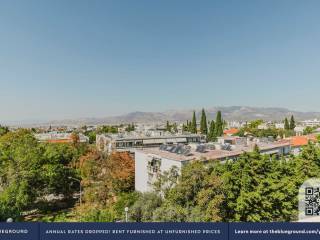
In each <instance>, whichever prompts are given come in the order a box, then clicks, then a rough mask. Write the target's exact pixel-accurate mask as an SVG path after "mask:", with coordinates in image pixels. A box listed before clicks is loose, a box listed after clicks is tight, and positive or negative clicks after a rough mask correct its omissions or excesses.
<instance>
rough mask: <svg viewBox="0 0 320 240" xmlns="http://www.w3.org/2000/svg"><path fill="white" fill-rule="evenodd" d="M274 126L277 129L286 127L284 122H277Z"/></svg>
mask: <svg viewBox="0 0 320 240" xmlns="http://www.w3.org/2000/svg"><path fill="white" fill-rule="evenodd" d="M274 126H275V128H276V129H284V123H275V124H274Z"/></svg>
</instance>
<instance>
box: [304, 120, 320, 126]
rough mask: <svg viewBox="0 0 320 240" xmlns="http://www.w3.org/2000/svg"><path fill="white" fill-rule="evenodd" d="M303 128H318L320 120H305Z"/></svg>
mask: <svg viewBox="0 0 320 240" xmlns="http://www.w3.org/2000/svg"><path fill="white" fill-rule="evenodd" d="M301 123H302V125H303V126H306V127H317V126H320V120H318V119H313V120H305V121H302V122H301Z"/></svg>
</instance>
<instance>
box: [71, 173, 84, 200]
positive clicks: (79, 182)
mask: <svg viewBox="0 0 320 240" xmlns="http://www.w3.org/2000/svg"><path fill="white" fill-rule="evenodd" d="M68 178H69V179H73V180H75V181H77V182H79V186H80V197H79V201H80V206H81V203H82V199H81V195H82V189H81V180H79V179H77V178H73V177H68Z"/></svg>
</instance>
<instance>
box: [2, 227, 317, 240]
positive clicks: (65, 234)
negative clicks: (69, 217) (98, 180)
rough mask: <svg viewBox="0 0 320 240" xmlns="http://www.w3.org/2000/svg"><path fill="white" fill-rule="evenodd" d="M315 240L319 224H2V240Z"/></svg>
mask: <svg viewBox="0 0 320 240" xmlns="http://www.w3.org/2000/svg"><path fill="white" fill-rule="evenodd" d="M2 239H3V240H91V239H92V240H103V239H108V240H115V239H117V240H124V239H126V240H127V239H129V240H147V239H148V240H149V239H152V240H160V239H161V240H169V239H174V240H186V239H188V240H209V239H210V240H235V239H237V240H267V239H268V240H273V239H279V240H289V239H290V240H305V239H308V240H313V239H320V224H319V223H0V240H2Z"/></svg>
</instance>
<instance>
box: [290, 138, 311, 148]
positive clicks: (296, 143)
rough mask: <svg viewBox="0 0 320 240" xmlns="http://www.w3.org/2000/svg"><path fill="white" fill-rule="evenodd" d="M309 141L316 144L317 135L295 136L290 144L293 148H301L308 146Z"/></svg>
mask: <svg viewBox="0 0 320 240" xmlns="http://www.w3.org/2000/svg"><path fill="white" fill-rule="evenodd" d="M309 141H312V142H315V141H316V136H315V135H305V136H295V137H291V138H290V144H291V146H292V147H300V146H305V145H307V144H308V142H309Z"/></svg>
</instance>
